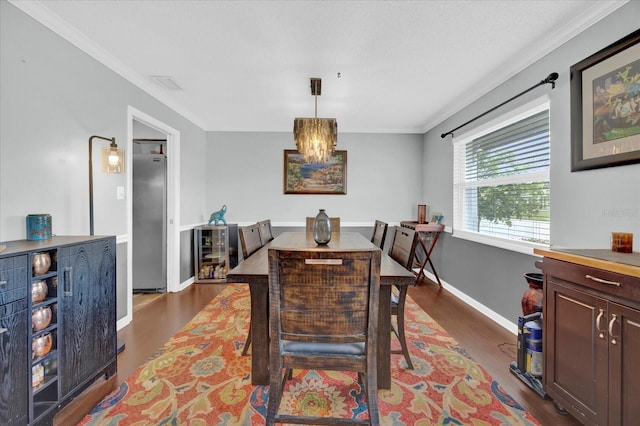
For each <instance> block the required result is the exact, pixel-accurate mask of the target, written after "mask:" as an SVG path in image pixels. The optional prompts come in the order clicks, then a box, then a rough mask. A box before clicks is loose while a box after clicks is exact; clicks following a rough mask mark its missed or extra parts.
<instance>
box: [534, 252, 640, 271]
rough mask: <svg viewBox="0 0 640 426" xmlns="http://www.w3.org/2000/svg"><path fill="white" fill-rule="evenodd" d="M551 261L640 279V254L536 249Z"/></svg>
mask: <svg viewBox="0 0 640 426" xmlns="http://www.w3.org/2000/svg"><path fill="white" fill-rule="evenodd" d="M533 252H534V253H535V254H538V255H540V256H544V257H548V258H551V259H557V260H564V261H566V262H571V263H576V264H578V265H584V266H590V267H593V268H598V269H603V270H605V271H611V272H617V273H619V274H625V275H630V276H632V277H638V278H640V253H638V252H634V253H616V252H613V251H611V250H609V249H548V250H547V249H534V250H533Z"/></svg>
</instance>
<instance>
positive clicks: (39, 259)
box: [32, 252, 51, 275]
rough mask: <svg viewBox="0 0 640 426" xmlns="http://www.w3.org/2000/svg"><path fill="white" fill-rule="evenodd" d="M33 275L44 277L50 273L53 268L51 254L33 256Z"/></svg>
mask: <svg viewBox="0 0 640 426" xmlns="http://www.w3.org/2000/svg"><path fill="white" fill-rule="evenodd" d="M32 262H33V275H42V274H46V273H47V272H49V268H50V267H51V256H49V253H47V252H42V253H35V254H34V255H33V261H32Z"/></svg>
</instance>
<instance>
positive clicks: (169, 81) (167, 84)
mask: <svg viewBox="0 0 640 426" xmlns="http://www.w3.org/2000/svg"><path fill="white" fill-rule="evenodd" d="M149 77H150V78H151V80H153V81H155V82H156V83H158V84H159V85H160V86H162V87H164V88H165V89H169V90H182V87H180V86H178V83H176V82H175V81H174V80H173V78H172V77H169V76H168V75H151V76H149Z"/></svg>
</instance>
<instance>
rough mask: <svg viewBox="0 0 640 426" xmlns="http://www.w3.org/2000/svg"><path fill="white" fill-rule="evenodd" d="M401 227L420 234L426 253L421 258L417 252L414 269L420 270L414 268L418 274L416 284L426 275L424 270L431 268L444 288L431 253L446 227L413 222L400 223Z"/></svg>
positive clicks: (421, 245) (438, 224) (421, 244)
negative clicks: (426, 267) (427, 267)
mask: <svg viewBox="0 0 640 426" xmlns="http://www.w3.org/2000/svg"><path fill="white" fill-rule="evenodd" d="M400 226H404V227H406V228H410V229H414V230H416V231H417V232H418V241H419V242H420V247H421V248H422V251H423V253H424V258H422V256H420V253H418V250H416V254H415V261H414V267H416V268H417V269H418V271H417V272H416V271H415V269H413V268H412V270H413V272H414V274H416V284H418V282H419V281H420V277H421V276H423V275H424V277H425V278H426V277H427V276H426V275H425V273H424V268H425V266H427V263H428V264H429V266H431V270H432V271H433V275H435V277H436V281H437V282H438V285H439V286H440V287H442V283H441V282H440V277H439V276H438V272H437V271H436V268H435V266H433V262H431V253H432V252H433V249H434V247H435V246H436V243H437V242H438V238H439V237H440V233H442V231H444V225H442V224H440V223H418V222H411V221H402V222H400Z"/></svg>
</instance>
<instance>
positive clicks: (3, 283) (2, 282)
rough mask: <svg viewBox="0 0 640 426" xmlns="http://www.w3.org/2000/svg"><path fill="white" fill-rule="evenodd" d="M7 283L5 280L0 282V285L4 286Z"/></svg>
mask: <svg viewBox="0 0 640 426" xmlns="http://www.w3.org/2000/svg"><path fill="white" fill-rule="evenodd" d="M8 282H9V281H7V280H0V285H6V284H7V283H8Z"/></svg>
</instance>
